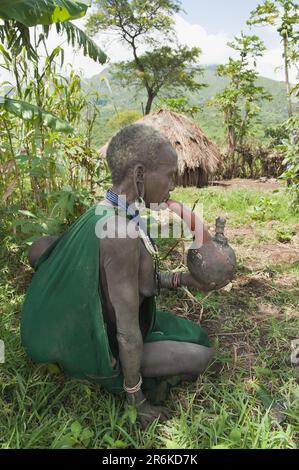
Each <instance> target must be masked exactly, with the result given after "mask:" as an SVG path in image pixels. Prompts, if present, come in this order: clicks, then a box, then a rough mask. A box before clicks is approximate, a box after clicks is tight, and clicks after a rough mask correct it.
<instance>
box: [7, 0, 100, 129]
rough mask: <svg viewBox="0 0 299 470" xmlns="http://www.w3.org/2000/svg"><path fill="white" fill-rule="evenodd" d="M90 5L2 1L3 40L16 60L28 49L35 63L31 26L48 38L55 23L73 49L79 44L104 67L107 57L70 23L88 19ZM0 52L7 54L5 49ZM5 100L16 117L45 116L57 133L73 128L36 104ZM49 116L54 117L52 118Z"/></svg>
mask: <svg viewBox="0 0 299 470" xmlns="http://www.w3.org/2000/svg"><path fill="white" fill-rule="evenodd" d="M90 4H91V2H90V1H89V0H1V3H0V18H2V19H3V20H4V24H2V25H0V41H2V42H4V40H5V39H6V42H7V43H8V48H9V50H11V51H12V53H13V55H14V56H15V57H17V56H18V55H19V54H20V53H21V51H22V48H23V47H25V49H26V51H27V54H28V58H29V59H31V60H34V59H36V58H37V53H36V50H35V48H34V47H33V46H32V44H31V40H30V33H29V27H31V26H36V25H42V26H43V32H44V35H45V37H46V38H47V37H48V34H49V31H50V27H51V24H53V23H55V25H56V31H57V33H63V32H65V33H66V35H67V41H68V43H69V44H72V46H73V47H74V45H75V44H77V45H78V46H79V47H80V48H81V49H82V50H83V53H84V55H88V56H89V57H91V58H92V59H93V60H94V61H97V62H99V63H101V64H103V63H105V62H106V59H107V56H106V54H105V53H104V52H103V51H102V50H101V49H100V48H99V47H98V46H97V44H96V43H95V42H94V41H93V40H92V39H90V38H89V37H88V36H87V35H86V34H85V32H84V31H82V30H81V29H80V28H78V27H77V26H75V25H74V24H73V23H71V22H70V21H68V20H70V19H76V18H80V17H82V16H84V15H85V14H86V11H87V8H88V7H89V6H90ZM0 46H1V44H0ZM0 52H2V54H3V47H2V48H1V49H0ZM1 101H2V106H4V108H5V109H6V111H8V112H12V113H13V114H16V112H18V113H19V114H18V116H19V117H21V118H22V119H23V118H24V116H26V114H28V113H31V114H32V113H33V114H32V115H34V116H42V118H41V119H40V122H47V123H50V126H53V125H54V126H56V130H62V131H63V132H65V131H67V132H70V129H71V126H69V125H67V123H64V124H62V120H61V119H58V118H56V120H55V118H54V116H52V115H50V114H49V113H47V112H46V111H43V110H40V109H39V108H38V107H34V105H31V104H29V103H26V102H23V101H19V102H17V100H13V102H12V101H11V100H9V99H8V98H5V97H3V96H2V97H0V104H1ZM35 108H36V109H35ZM45 116H48V117H49V116H51V119H49V118H45ZM54 123H55V124H54ZM48 125H49V124H48Z"/></svg>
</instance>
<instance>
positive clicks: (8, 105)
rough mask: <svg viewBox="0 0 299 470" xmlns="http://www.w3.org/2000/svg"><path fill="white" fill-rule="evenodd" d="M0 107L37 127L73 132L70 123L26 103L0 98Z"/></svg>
mask: <svg viewBox="0 0 299 470" xmlns="http://www.w3.org/2000/svg"><path fill="white" fill-rule="evenodd" d="M1 98H2V100H1ZM0 106H2V107H3V108H4V109H5V111H7V112H8V113H11V114H14V115H15V116H17V117H19V118H20V119H23V120H25V121H27V120H30V121H33V122H34V123H35V124H36V125H39V124H43V125H44V126H47V127H50V128H51V129H52V130H54V131H58V132H67V133H70V132H73V128H72V127H71V126H70V125H69V123H68V122H66V121H64V120H63V119H60V118H58V117H56V116H54V115H53V114H51V113H48V112H47V111H45V110H43V109H42V108H39V107H38V106H36V105H34V104H31V103H27V102H26V101H20V100H14V99H11V98H7V97H0Z"/></svg>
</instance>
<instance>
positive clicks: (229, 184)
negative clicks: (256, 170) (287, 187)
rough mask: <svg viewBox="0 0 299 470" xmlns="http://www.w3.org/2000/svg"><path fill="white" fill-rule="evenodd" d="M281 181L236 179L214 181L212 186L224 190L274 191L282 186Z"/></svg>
mask: <svg viewBox="0 0 299 470" xmlns="http://www.w3.org/2000/svg"><path fill="white" fill-rule="evenodd" d="M282 184H283V183H281V182H280V181H279V180H277V179H275V178H265V177H262V178H259V179H257V180H250V179H242V178H234V179H232V180H222V181H214V182H213V183H211V186H221V187H224V188H236V189H237V188H242V189H255V190H258V191H264V192H267V191H274V190H275V189H279V188H280V187H281V186H282Z"/></svg>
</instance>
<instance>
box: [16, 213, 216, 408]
mask: <svg viewBox="0 0 299 470" xmlns="http://www.w3.org/2000/svg"><path fill="white" fill-rule="evenodd" d="M99 207H100V208H101V210H98V209H99ZM114 213H115V209H114V208H113V207H108V206H104V205H102V206H100V205H99V204H95V205H93V206H92V207H90V208H89V209H88V210H87V211H86V212H85V213H84V214H83V215H82V216H81V217H79V218H78V219H77V221H76V222H75V223H74V224H73V225H71V226H70V227H69V228H68V229H67V231H66V232H65V233H64V234H62V235H61V236H60V237H59V238H58V239H57V240H55V241H54V243H53V244H52V245H51V246H50V247H49V248H48V249H47V250H46V251H45V252H44V253H43V254H42V255H41V256H40V257H39V258H38V260H37V262H36V265H35V273H34V275H33V278H32V281H31V284H30V286H29V288H28V291H27V294H26V297H25V301H24V304H23V308H22V313H21V338H22V344H23V346H24V348H25V350H26V352H27V354H28V355H29V356H30V357H31V359H32V360H33V361H34V362H37V363H57V364H58V365H59V366H60V367H61V368H62V370H63V371H64V373H65V374H67V375H69V376H72V377H76V378H78V379H84V380H89V381H92V382H95V383H98V384H100V385H102V386H103V387H104V388H105V389H107V390H108V391H110V392H113V393H120V392H122V390H123V374H122V370H121V364H120V360H119V357H118V355H117V354H118V353H117V351H116V352H115V351H113V354H112V351H111V348H110V345H109V340H108V335H107V325H106V323H105V321H104V317H103V310H102V302H101V293H100V290H99V276H100V251H99V238H98V237H97V235H96V231H95V228H96V227H97V229H98V228H99V227H100V229H101V227H102V226H103V223H104V222H105V221H106V220H107V218H108V217H110V216H111V215H113V214H114ZM97 224H100V225H97ZM141 315H148V318H149V322H148V326H149V328H148V331H147V333H146V334H145V336H144V342H153V341H163V340H173V341H187V342H191V343H196V344H201V345H204V346H210V343H209V338H208V335H207V333H206V332H205V331H204V330H203V329H202V328H201V327H200V326H199V325H196V324H194V323H193V322H191V321H189V320H187V319H184V318H180V317H177V316H175V315H173V314H171V313H169V312H164V311H159V310H156V306H155V298H154V297H151V298H147V299H145V301H144V302H143V304H142V308H141V310H140V316H141ZM112 356H114V357H115V359H116V365H115V366H114V367H113V366H112ZM170 382H171V381H170ZM160 383H161V380H157V379H148V380H147V379H144V384H143V388H144V391H145V393H147V392H148V393H149V394H150V396H151V397H152V399H153V400H154V397H155V393H156V392H157V391H158V388H159V384H160ZM163 389H165V387H163ZM156 396H157V393H156ZM165 396H166V395H165Z"/></svg>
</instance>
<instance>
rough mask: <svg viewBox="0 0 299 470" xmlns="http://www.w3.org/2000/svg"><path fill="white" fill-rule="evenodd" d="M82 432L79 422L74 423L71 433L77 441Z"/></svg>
mask: <svg viewBox="0 0 299 470" xmlns="http://www.w3.org/2000/svg"><path fill="white" fill-rule="evenodd" d="M81 430H82V426H81V424H80V423H79V421H74V422H73V423H72V425H71V431H72V433H73V436H74V438H75V439H78V437H79V436H80V433H81Z"/></svg>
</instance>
